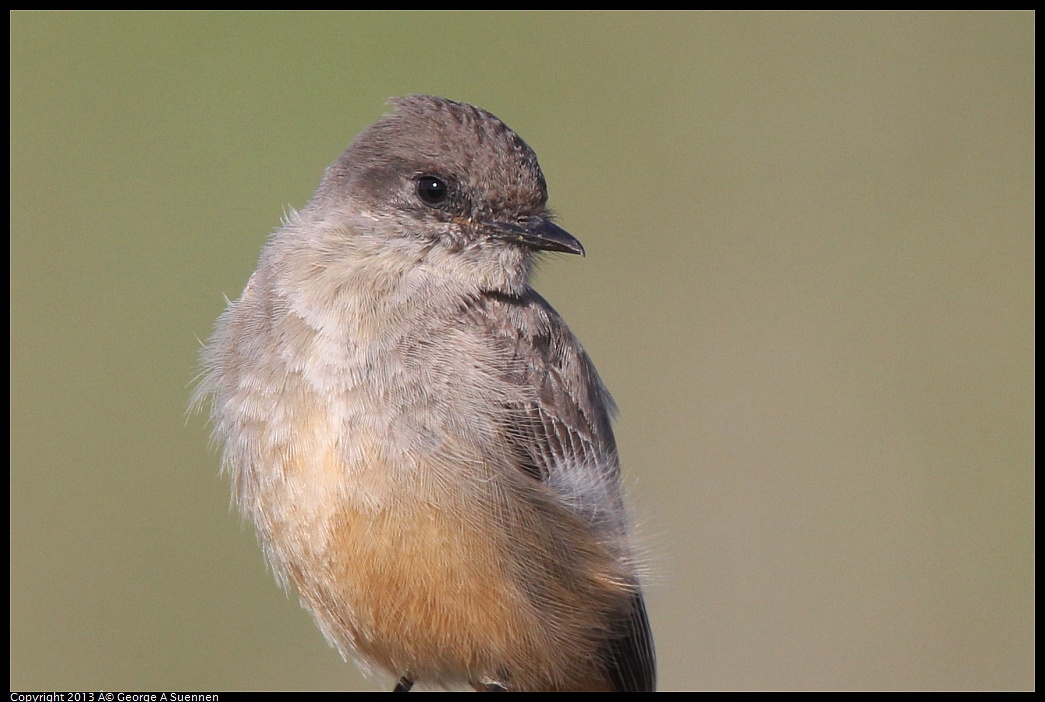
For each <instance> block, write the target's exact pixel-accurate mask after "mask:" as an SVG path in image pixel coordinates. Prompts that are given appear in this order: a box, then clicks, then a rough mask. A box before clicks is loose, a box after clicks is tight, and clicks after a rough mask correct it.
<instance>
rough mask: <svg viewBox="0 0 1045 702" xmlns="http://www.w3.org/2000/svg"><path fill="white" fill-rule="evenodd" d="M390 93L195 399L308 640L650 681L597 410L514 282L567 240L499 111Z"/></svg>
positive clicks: (512, 680)
mask: <svg viewBox="0 0 1045 702" xmlns="http://www.w3.org/2000/svg"><path fill="white" fill-rule="evenodd" d="M390 104H391V106H392V111H391V112H390V113H389V114H387V115H385V116H384V117H382V118H381V119H380V120H378V121H377V122H376V123H374V124H373V125H371V126H370V127H368V128H366V129H365V130H363V131H362V132H361V133H360V134H359V135H358V136H357V137H356V138H355V140H354V141H353V142H352V143H351V145H350V146H349V147H348V148H347V150H345V151H344V153H343V154H342V155H341V156H340V157H339V158H337V159H336V160H335V161H334V162H333V164H331V165H330V166H329V167H328V168H327V169H326V171H325V173H324V175H323V177H322V180H321V182H320V184H319V186H318V188H317V189H316V191H315V193H314V194H313V196H312V197H311V198H310V200H309V201H308V202H307V204H306V205H305V206H304V207H303V208H302V209H301V210H300V211H293V210H291V211H289V212H288V213H287V214H286V215H285V217H284V221H283V224H282V226H281V227H280V228H278V229H277V230H276V231H275V232H274V233H273V234H272V235H271V236H270V238H269V240H268V241H267V243H266V244H265V246H264V248H263V250H262V253H261V256H260V260H259V262H258V266H257V269H256V271H255V272H254V273H253V275H252V276H251V277H250V279H249V281H248V282H247V285H246V287H245V289H244V291H243V293H242V295H241V296H240V297H239V298H238V299H237V300H235V301H233V302H230V303H229V305H228V307H227V309H226V310H225V311H224V312H223V313H222V314H221V316H220V317H219V318H218V321H217V323H216V325H215V330H214V332H213V335H212V336H211V337H210V339H209V341H207V342H206V343H205V344H204V346H203V349H202V351H201V374H200V377H201V379H200V382H199V385H198V387H197V389H196V392H195V394H194V399H193V402H194V404H195V405H196V406H203V405H209V408H210V421H211V423H212V427H213V439H214V441H215V442H216V443H217V444H219V445H220V446H221V447H222V465H223V471H224V472H225V473H227V475H228V477H229V480H230V483H231V489H232V494H233V502H234V503H235V505H236V506H237V507H238V509H239V511H240V513H241V514H242V515H243V517H244V518H245V519H246V520H248V521H249V522H251V523H253V525H254V526H255V528H256V530H257V533H258V537H259V542H260V544H261V546H262V549H263V551H264V553H265V555H266V557H267V560H268V563H269V564H270V565H271V568H272V570H273V572H274V573H275V575H276V578H277V580H278V581H279V582H280V583H281V584H282V585H283V586H284V587H288V586H292V587H293V588H294V589H295V590H296V591H297V593H298V594H299V597H300V600H301V603H302V605H303V606H304V608H305V609H307V610H308V611H310V612H311V614H312V615H313V616H314V618H315V621H316V623H317V624H318V626H319V628H320V630H321V631H322V633H323V634H324V636H325V637H326V639H327V640H328V641H329V642H330V643H331V644H332V645H333V646H334V647H335V648H336V649H337V650H338V651H339V652H340V653H341V655H342V656H343V657H344V658H345V659H346V660H348V659H355V660H356V661H357V662H358V664H359V665H360V667H361V668H362V669H363V671H364V672H365V673H368V674H382V673H383V674H385V675H390V676H391V679H393V680H395V681H396V682H395V691H409V690H410V689H411V688H412V687H413V686H414V684H415V683H417V684H418V685H423V686H426V687H428V686H430V687H433V688H453V687H455V686H466V687H469V686H470V687H472V688H474V689H476V690H480V691H581V690H589V691H652V690H654V689H655V687H656V655H655V651H654V644H653V636H652V633H651V629H650V623H649V618H648V615H647V610H646V605H645V601H644V597H643V590H642V585H641V582H640V572H641V570H642V568H641V563H640V560H641V559H640V557H639V556H638V555H637V548H636V546H635V544H634V542H633V537H632V526H631V522H630V519H629V513H628V510H627V508H626V505H625V501H624V494H623V488H622V484H621V472H620V461H619V457H618V451H617V447H616V443H615V439H614V435H613V429H612V420H613V416H614V414H615V412H616V407H615V405H614V402H613V399H612V398H611V396H610V393H609V392H608V390H607V389H606V387H605V385H604V383H603V381H602V380H601V378H600V376H599V374H598V372H597V371H596V369H595V366H594V364H593V362H592V360H591V358H590V357H589V356H588V354H587V353H586V352H585V350H584V349H583V347H582V346H581V344H580V342H579V341H578V340H577V338H576V337H575V336H574V334H573V333H572V332H571V331H570V329H569V328H568V327H567V325H566V323H565V322H564V321H563V319H562V317H560V316H559V314H558V313H557V312H556V311H555V310H554V309H553V308H552V306H551V305H550V304H549V303H548V302H547V301H546V300H545V299H544V298H543V297H541V295H539V294H538V293H537V292H536V291H535V290H534V289H533V287H532V285H531V276H532V273H533V270H534V266H535V264H536V263H537V261H538V260H539V258H540V257H541V256H542V255H545V254H547V253H563V254H579V255H583V254H584V248H583V246H582V245H581V243H580V241H579V240H578V239H576V238H575V237H574V236H573V235H571V234H570V233H568V232H567V231H566V230H565V229H563V228H562V227H560V226H559V225H558V224H556V223H555V222H554V221H553V215H552V212H551V210H550V209H549V207H548V204H547V202H548V188H547V184H546V182H545V178H544V174H543V172H542V170H541V168H540V165H539V164H538V161H537V157H536V155H535V153H534V151H533V149H531V148H530V146H529V145H528V144H527V143H526V142H525V141H523V139H522V138H521V137H519V136H518V135H517V134H516V133H515V132H514V131H513V130H512V129H510V128H509V127H508V126H507V125H506V124H505V123H504V122H502V121H501V120H500V119H498V118H497V117H495V116H493V115H492V114H490V113H489V112H487V111H485V110H483V109H480V108H478V107H474V106H472V105H470V104H467V103H463V102H458V101H454V100H449V99H446V98H441V97H434V96H428V95H410V96H408V97H403V98H393V99H392V100H390Z"/></svg>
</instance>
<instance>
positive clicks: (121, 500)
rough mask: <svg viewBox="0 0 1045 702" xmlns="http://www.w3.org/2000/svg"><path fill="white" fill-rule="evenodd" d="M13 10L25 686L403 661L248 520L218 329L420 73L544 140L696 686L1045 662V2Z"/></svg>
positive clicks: (577, 321)
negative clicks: (765, 7) (199, 406)
mask: <svg viewBox="0 0 1045 702" xmlns="http://www.w3.org/2000/svg"><path fill="white" fill-rule="evenodd" d="M10 19H11V687H12V689H94V690H98V689H107V690H121V689H122V690H126V689H134V688H137V689H170V688H178V689H187V688H193V689H263V688H270V689H302V690H305V689H390V688H389V687H388V681H385V680H364V679H363V678H361V677H360V676H359V675H358V673H357V671H356V669H355V667H354V666H353V665H351V664H345V663H344V662H342V661H341V659H340V658H339V657H338V655H337V654H336V652H335V651H334V650H333V649H331V648H329V647H328V646H327V644H326V643H325V642H324V640H323V637H322V636H321V635H320V633H319V631H318V630H317V629H316V627H315V626H314V625H313V623H312V621H311V619H310V617H309V616H308V615H307V614H306V613H305V612H304V611H303V610H301V609H300V608H299V606H298V604H297V601H296V596H295V595H293V594H291V595H286V594H284V593H283V592H282V591H281V590H280V589H279V588H277V587H276V585H275V584H274V583H273V580H272V577H271V575H270V574H269V573H268V572H267V570H266V566H265V564H264V562H263V559H262V555H261V552H260V550H259V549H258V547H257V544H256V542H255V538H254V535H253V533H252V531H251V530H250V529H248V528H245V527H243V526H242V525H241V524H240V522H239V519H238V517H237V516H236V515H235V514H233V513H232V512H230V509H229V491H228V487H227V485H226V484H225V482H224V480H223V479H222V478H221V477H220V476H219V474H218V456H217V454H216V453H215V452H214V451H212V450H209V449H208V438H207V437H208V427H207V425H206V422H205V420H204V418H203V417H201V416H191V417H189V418H188V419H186V405H187V403H188V398H189V395H190V392H191V389H192V387H193V381H194V377H195V374H196V359H197V353H198V349H199V345H200V343H199V339H202V338H206V337H207V336H208V335H209V334H210V331H211V328H212V324H213V322H214V319H215V318H216V317H217V315H218V314H219V312H221V310H222V309H223V307H224V304H225V303H224V300H223V295H224V296H228V297H230V298H235V297H237V296H238V295H239V293H240V291H241V290H242V288H243V286H244V284H245V283H246V280H247V277H248V276H249V274H250V272H251V271H252V270H253V268H254V265H255V263H256V261H257V257H258V253H259V251H260V249H261V246H262V244H263V243H264V241H265V239H266V237H267V235H268V234H269V232H271V231H272V230H273V229H275V228H276V227H277V226H278V225H279V221H280V215H281V213H282V211H283V209H284V207H286V206H294V207H299V206H301V205H302V204H304V202H305V201H306V199H307V198H308V196H309V195H310V193H311V191H312V189H313V188H314V187H315V186H316V184H317V183H318V181H319V178H320V175H321V174H322V171H323V169H324V168H325V167H326V165H327V164H328V163H329V162H330V161H332V160H333V159H334V158H335V157H336V156H337V155H338V154H339V153H340V152H341V150H342V149H344V148H345V147H346V146H347V145H348V144H349V142H350V141H351V140H352V138H353V137H354V136H355V134H356V133H358V131H359V130H360V129H362V128H363V127H364V126H365V125H367V124H369V123H371V122H372V121H374V120H375V119H377V118H378V117H379V116H380V115H381V114H383V113H384V112H385V111H386V109H387V108H386V105H385V100H386V99H387V98H388V97H389V96H393V95H403V94H408V93H412V92H425V93H434V94H438V95H444V96H447V97H451V98H454V99H458V100H465V101H468V102H472V103H475V104H477V105H480V106H482V107H485V108H486V109H488V110H490V111H491V112H493V113H494V114H496V115H498V116H499V117H501V118H502V119H504V120H505V121H506V122H507V123H508V124H509V125H510V126H512V127H513V128H514V129H515V130H516V131H518V132H519V133H520V134H521V135H522V136H523V138H524V139H526V140H527V142H528V143H529V144H530V145H531V146H533V147H534V149H535V150H536V151H537V154H538V155H539V157H540V160H541V164H542V166H543V168H544V171H545V174H546V176H547V180H548V183H549V187H550V190H551V204H552V206H553V207H554V208H555V209H556V211H557V212H558V213H559V221H560V222H561V223H562V224H563V225H564V226H565V227H566V228H567V229H569V230H570V231H571V232H572V233H574V234H575V235H576V236H578V237H579V238H580V239H581V240H582V241H583V242H584V245H585V246H586V247H587V250H588V256H587V258H584V259H580V258H571V257H564V256H560V257H552V258H549V259H548V260H547V261H546V262H545V264H544V265H543V266H542V269H541V271H540V273H539V275H538V277H537V281H536V285H537V287H538V289H540V290H541V292H542V293H543V294H544V295H545V296H546V297H547V298H548V299H549V300H551V301H552V303H553V304H554V305H555V306H556V307H557V308H558V309H559V311H560V312H561V313H562V314H563V316H564V317H565V318H566V319H567V320H568V321H569V323H570V325H571V326H572V328H573V330H574V331H575V332H576V333H577V335H578V336H579V337H580V338H581V340H582V341H583V342H584V344H585V346H586V347H587V349H588V351H589V352H590V353H591V355H592V356H593V358H594V359H595V361H596V363H597V364H598V367H599V369H600V371H601V372H602V375H603V377H604V379H605V381H606V383H607V384H608V385H609V387H610V388H611V390H612V391H613V392H614V395H615V397H616V399H617V401H618V403H619V404H620V406H621V414H620V418H619V422H618V425H617V426H618V443H619V445H620V447H621V451H622V455H623V460H624V464H625V471H626V478H627V482H628V485H629V492H630V495H631V498H632V500H631V501H632V504H633V507H634V511H635V513H636V516H637V521H638V523H639V531H640V534H641V538H642V542H643V544H644V545H645V551H646V553H647V557H648V558H647V560H648V563H649V566H648V571H649V578H648V588H647V589H648V602H649V607H650V614H651V617H652V623H653V629H654V633H655V636H656V641H657V647H658V653H659V658H660V679H661V687H662V688H663V689H666V690H679V689H706V688H710V689H748V688H753V689H784V688H787V689H814V690H816V689H853V688H870V689H898V688H903V689H906V688H910V689H941V688H943V689H1029V688H1033V687H1034V685H1035V677H1034V625H1035V599H1034V428H1033V427H1034V371H1033V364H1034V253H1035V251H1034V183H1035V177H1034V173H1035V169H1034V150H1035V143H1034V130H1035V109H1034V61H1035V35H1034V20H1035V17H1034V15H1033V14H1030V13H976V14H948V13H934V14H888V13H887V14H783V13H781V14H717V13H713V14H642V13H639V14H601V13H600V14H544V13H522V14H501V13H484V14H456V13H445V14H412V13H407V14H398V13H379V14H366V13H362V14H247V13H243V14H224V13H208V14H190V13H185V14H163V13H160V14H151V13H150V14H137V13H132V14H111V13H105V14H76V13H70V14H65V13H63V14H54V13H42V12H41V13H23V12H16V13H13V14H11V15H10Z"/></svg>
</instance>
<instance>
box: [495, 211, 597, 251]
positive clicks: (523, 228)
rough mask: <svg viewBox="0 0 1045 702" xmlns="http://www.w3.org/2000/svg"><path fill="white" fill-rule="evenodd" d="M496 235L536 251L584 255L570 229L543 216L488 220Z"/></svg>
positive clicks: (579, 243) (581, 247) (582, 248)
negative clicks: (507, 220) (497, 220)
mask: <svg viewBox="0 0 1045 702" xmlns="http://www.w3.org/2000/svg"><path fill="white" fill-rule="evenodd" d="M486 226H488V227H489V228H490V229H491V230H493V231H494V232H495V236H497V237H500V238H502V239H506V240H507V241H512V242H515V243H517V244H520V245H522V246H527V247H529V248H531V249H534V250H535V251H561V252H562V253H571V254H580V255H581V256H583V255H584V247H583V246H581V242H579V241H577V238H576V237H575V236H573V235H572V234H570V233H569V232H568V231H566V230H565V229H563V228H562V227H560V226H558V225H557V224H554V223H552V222H550V221H549V220H547V219H544V218H542V217H530V218H529V219H525V220H521V221H518V222H488V223H487V225H486Z"/></svg>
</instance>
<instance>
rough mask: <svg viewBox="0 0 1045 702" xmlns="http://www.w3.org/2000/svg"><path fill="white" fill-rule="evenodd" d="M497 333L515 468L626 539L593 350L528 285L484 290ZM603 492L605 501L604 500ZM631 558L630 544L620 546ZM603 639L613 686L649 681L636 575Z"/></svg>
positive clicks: (652, 660)
mask: <svg viewBox="0 0 1045 702" xmlns="http://www.w3.org/2000/svg"><path fill="white" fill-rule="evenodd" d="M471 312H472V313H474V314H475V315H476V316H477V317H478V319H477V321H479V320H481V322H482V324H483V326H484V327H485V328H486V329H485V332H486V333H488V334H490V335H491V336H492V337H493V338H495V339H499V340H500V342H501V343H502V344H504V346H505V348H506V354H508V358H507V360H506V363H505V369H506V370H505V374H506V375H508V376H511V378H510V382H512V381H514V383H515V384H517V386H518V387H519V388H520V391H519V392H518V393H517V395H516V396H515V397H516V399H514V400H513V401H512V402H511V405H512V406H510V407H507V408H506V410H507V411H506V413H505V417H506V418H507V419H506V425H507V426H505V427H504V428H503V435H504V436H505V437H506V440H507V441H508V443H509V444H510V446H511V450H512V453H513V454H514V455H515V456H516V457H517V465H518V466H519V467H520V469H521V470H522V471H523V472H524V473H526V474H527V475H529V476H530V477H532V478H533V479H535V480H538V481H541V482H543V483H545V484H547V485H549V486H550V487H552V488H553V489H555V490H556V491H558V492H560V493H563V494H564V496H565V497H566V498H567V499H566V502H567V503H568V504H570V505H571V507H572V509H573V510H574V511H575V512H577V513H578V516H580V517H581V518H583V519H584V520H586V522H588V523H589V524H592V525H593V526H594V527H595V528H596V529H606V530H608V531H607V533H610V534H616V535H618V536H619V538H620V539H621V541H622V543H626V541H625V530H626V524H625V522H624V513H625V512H624V508H623V504H622V501H621V500H622V498H621V494H620V464H619V460H618V457H617V448H616V443H615V441H614V438H613V429H612V426H611V419H612V416H613V413H614V412H615V411H616V407H615V405H614V403H613V399H612V398H611V397H610V394H609V392H608V391H607V390H606V388H605V386H604V385H603V384H602V380H601V379H600V378H599V375H598V373H597V372H596V370H595V366H594V364H593V363H592V362H591V359H590V358H589V357H588V355H587V353H585V351H584V349H583V348H581V346H580V343H579V342H578V341H577V339H576V338H575V337H574V336H573V334H572V333H571V332H570V330H569V328H568V327H567V326H566V324H565V323H564V322H563V321H562V319H561V318H560V317H559V315H558V314H557V313H556V312H555V310H554V309H552V307H551V306H550V305H549V304H548V303H547V302H546V301H545V300H544V299H543V298H541V297H540V296H539V295H537V294H536V293H534V292H532V291H530V292H529V294H528V295H526V296H521V297H513V296H506V295H503V294H490V295H487V296H485V297H483V298H480V299H479V300H476V301H475V303H474V307H473V308H472V310H471ZM607 500H609V501H612V503H611V505H612V506H611V508H609V509H607V504H606V502H607ZM622 555H623V557H625V558H630V554H622ZM629 598H630V599H629V601H628V604H627V607H626V611H622V612H621V615H620V618H619V619H618V620H616V622H615V623H614V625H613V630H612V632H611V634H610V636H609V638H608V640H607V643H606V645H605V647H604V651H603V657H604V667H605V670H606V675H607V677H608V678H609V680H610V681H611V683H612V684H613V686H614V687H615V688H616V689H617V690H618V691H622V692H624V691H628V692H631V691H652V690H654V689H655V686H656V656H655V653H654V649H653V637H652V634H651V632H650V627H649V619H648V617H647V615H646V606H645V602H644V601H643V598H642V592H641V590H640V589H639V587H638V583H635V584H634V590H633V592H632V593H631V594H630V596H629Z"/></svg>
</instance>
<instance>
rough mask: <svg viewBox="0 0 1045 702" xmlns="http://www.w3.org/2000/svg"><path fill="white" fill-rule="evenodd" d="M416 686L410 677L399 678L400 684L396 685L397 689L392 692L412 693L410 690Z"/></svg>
mask: <svg viewBox="0 0 1045 702" xmlns="http://www.w3.org/2000/svg"><path fill="white" fill-rule="evenodd" d="M413 686H414V681H413V680H411V679H410V678H408V677H405V676H404V677H402V678H399V682H397V683H396V686H395V688H394V689H393V690H392V692H410V688H411V687H413Z"/></svg>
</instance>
